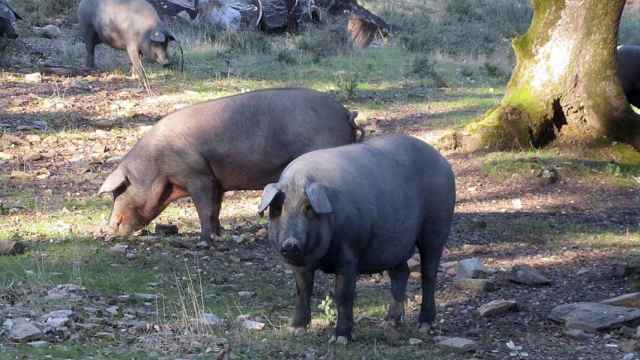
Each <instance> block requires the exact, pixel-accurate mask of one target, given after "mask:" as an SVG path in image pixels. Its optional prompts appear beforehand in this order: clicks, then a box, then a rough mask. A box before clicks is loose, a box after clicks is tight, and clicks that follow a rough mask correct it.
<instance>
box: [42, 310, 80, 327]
mask: <svg viewBox="0 0 640 360" xmlns="http://www.w3.org/2000/svg"><path fill="white" fill-rule="evenodd" d="M73 316H74V312H73V311H72V310H56V311H52V312H50V313H48V314H46V315H43V316H42V317H41V318H40V320H41V321H42V322H43V323H44V324H45V325H47V326H48V327H50V328H52V329H59V328H61V327H63V326H66V325H67V324H68V323H69V322H70V321H71V318H72V317H73Z"/></svg>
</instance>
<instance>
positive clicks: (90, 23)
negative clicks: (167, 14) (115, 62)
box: [78, 0, 175, 83]
mask: <svg viewBox="0 0 640 360" xmlns="http://www.w3.org/2000/svg"><path fill="white" fill-rule="evenodd" d="M78 18H79V20H80V31H81V33H82V35H83V37H84V41H85V44H86V47H87V58H86V66H88V67H91V68H93V67H95V56H94V52H95V47H96V45H98V44H100V43H105V44H107V45H109V46H111V47H113V48H116V49H122V50H126V51H127V53H128V54H129V59H130V60H131V64H132V65H133V70H134V72H135V73H136V74H137V75H138V76H140V77H141V78H142V79H143V81H144V82H145V83H146V76H145V75H144V72H143V68H142V61H141V59H140V55H142V56H143V57H144V58H147V59H150V60H152V61H155V62H157V63H158V64H161V65H169V62H170V61H169V56H168V55H167V46H168V44H169V41H172V40H173V41H175V37H174V36H173V35H172V34H171V33H170V32H169V30H167V28H166V26H165V24H164V23H163V22H162V21H161V20H160V17H159V16H158V13H157V12H156V10H155V8H154V7H153V6H151V4H149V3H148V2H146V1H145V0H82V1H81V2H80V5H79V7H78Z"/></svg>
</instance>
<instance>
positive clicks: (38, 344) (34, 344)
mask: <svg viewBox="0 0 640 360" xmlns="http://www.w3.org/2000/svg"><path fill="white" fill-rule="evenodd" d="M27 345H29V346H31V347H32V348H36V349H40V348H45V347H47V346H49V342H47V341H44V340H39V341H32V342H28V343H27Z"/></svg>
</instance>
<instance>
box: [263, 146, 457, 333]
mask: <svg viewBox="0 0 640 360" xmlns="http://www.w3.org/2000/svg"><path fill="white" fill-rule="evenodd" d="M454 204H455V181H454V175H453V172H452V171H451V167H450V166H449V163H448V162H447V160H445V159H444V158H443V157H442V156H441V155H440V154H439V153H438V152H437V151H436V150H435V149H433V148H432V147H431V146H429V145H427V144H426V143H424V142H422V141H420V140H418V139H416V138H413V137H410V136H406V135H392V136H387V137H377V138H373V139H370V140H368V141H365V142H364V143H361V144H353V145H346V146H341V147H337V148H332V149H325V150H317V151H313V152H310V153H307V154H305V155H302V156H300V157H299V158H297V159H295V160H294V161H293V162H291V164H289V165H288V166H287V167H286V168H285V170H284V171H283V172H282V175H281V176H280V180H279V181H278V182H277V183H273V184H269V185H267V186H266V187H265V188H264V192H263V195H262V200H261V202H260V205H259V209H258V210H259V211H260V213H262V212H264V211H265V210H266V209H267V208H269V239H270V242H271V243H272V245H273V246H274V247H275V249H276V251H278V252H279V253H280V254H281V255H282V256H283V257H284V259H285V261H286V262H287V263H288V264H289V265H290V266H291V267H292V269H293V272H294V275H295V280H296V290H297V300H296V308H295V314H294V317H293V322H292V324H291V330H292V331H294V332H295V333H303V332H304V331H305V329H306V326H307V325H308V324H309V322H310V321H311V310H310V301H311V293H312V290H313V278H314V272H315V271H316V270H317V269H320V270H322V271H324V272H326V273H331V274H336V289H335V302H336V305H337V308H338V321H337V325H336V329H335V335H334V337H333V338H332V340H336V341H338V342H339V343H346V342H347V341H348V340H349V339H350V338H351V331H352V328H353V300H354V297H355V287H356V278H357V276H358V274H371V273H378V272H381V271H383V270H387V271H388V273H389V277H390V278H391V294H392V297H393V302H392V303H391V306H390V307H389V311H388V313H387V316H386V319H387V320H388V321H390V322H392V323H394V324H397V323H398V322H399V321H400V320H401V318H402V317H403V315H404V301H405V290H406V286H407V278H408V276H409V269H408V266H407V260H408V259H409V258H410V257H411V256H412V255H413V253H414V251H415V248H416V246H417V248H418V251H419V253H420V259H421V272H422V308H421V310H420V317H419V325H420V326H426V325H428V326H430V325H431V324H432V323H433V321H434V319H435V314H436V308H435V300H434V292H435V285H436V271H437V269H438V263H439V261H440V256H441V254H442V250H443V248H444V245H445V242H446V240H447V237H448V235H449V230H450V228H451V220H452V217H453V208H454Z"/></svg>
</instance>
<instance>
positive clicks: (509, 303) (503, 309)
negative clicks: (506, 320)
mask: <svg viewBox="0 0 640 360" xmlns="http://www.w3.org/2000/svg"><path fill="white" fill-rule="evenodd" d="M517 310H518V303H517V302H516V301H515V300H493V301H491V302H488V303H486V304H484V305H482V306H480V308H479V309H478V314H479V315H480V316H482V317H490V316H496V315H500V314H504V313H507V312H511V311H517Z"/></svg>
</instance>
